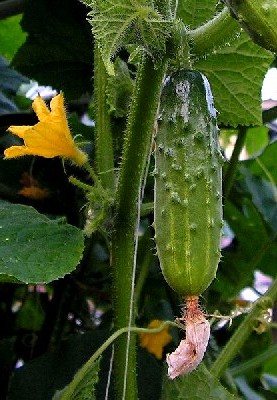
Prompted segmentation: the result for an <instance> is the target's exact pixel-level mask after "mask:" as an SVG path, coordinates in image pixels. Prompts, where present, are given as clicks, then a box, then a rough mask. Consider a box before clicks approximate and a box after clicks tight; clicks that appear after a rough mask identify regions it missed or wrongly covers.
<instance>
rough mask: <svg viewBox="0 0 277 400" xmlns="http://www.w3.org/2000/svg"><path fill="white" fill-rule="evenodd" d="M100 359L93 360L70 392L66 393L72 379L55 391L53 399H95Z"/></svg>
mask: <svg viewBox="0 0 277 400" xmlns="http://www.w3.org/2000/svg"><path fill="white" fill-rule="evenodd" d="M100 361H101V357H99V358H98V359H97V360H95V362H94V363H93V364H92V365H91V367H90V369H89V370H88V371H86V374H85V375H84V376H83V379H82V380H81V381H80V382H79V383H78V384H77V385H76V386H75V387H74V390H73V391H70V394H68V388H69V387H70V385H71V384H72V382H73V381H74V380H73V381H72V382H71V383H70V384H69V385H68V386H67V387H65V388H64V389H62V390H59V391H58V392H56V393H55V395H54V397H53V400H95V399H96V397H95V386H96V384H97V382H98V373H99V369H100Z"/></svg>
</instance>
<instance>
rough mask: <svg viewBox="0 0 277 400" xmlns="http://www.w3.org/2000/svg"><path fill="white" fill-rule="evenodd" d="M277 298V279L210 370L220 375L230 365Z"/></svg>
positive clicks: (217, 375) (256, 303)
mask: <svg viewBox="0 0 277 400" xmlns="http://www.w3.org/2000/svg"><path fill="white" fill-rule="evenodd" d="M276 299H277V279H275V281H274V282H273V284H272V285H271V287H270V288H269V289H268V291H267V292H266V293H265V294H264V296H262V297H261V298H260V299H259V300H257V301H256V302H255V303H254V305H253V308H252V310H251V311H250V312H249V314H248V315H247V317H246V318H245V319H244V321H243V322H242V323H241V324H240V326H239V327H238V329H237V330H236V331H235V333H234V334H233V336H232V337H231V339H230V340H229V342H228V343H227V344H226V346H225V347H224V348H223V350H222V351H221V353H220V354H219V356H218V357H217V359H216V361H215V362H214V364H213V365H212V367H211V370H210V372H211V373H212V374H213V375H214V376H216V377H218V378H219V377H220V376H221V375H222V374H223V373H224V371H225V369H226V368H227V367H228V365H229V364H230V362H231V361H232V360H233V359H234V357H235V356H236V355H237V354H238V352H239V351H240V349H241V347H242V346H243V345H244V343H245V342H246V340H247V339H248V337H249V336H250V334H251V333H252V332H253V329H255V327H257V324H258V318H259V317H261V316H262V315H263V313H265V312H266V311H267V309H268V308H270V307H272V305H273V303H274V301H276Z"/></svg>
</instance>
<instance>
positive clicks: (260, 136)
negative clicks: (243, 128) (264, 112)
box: [245, 126, 268, 156]
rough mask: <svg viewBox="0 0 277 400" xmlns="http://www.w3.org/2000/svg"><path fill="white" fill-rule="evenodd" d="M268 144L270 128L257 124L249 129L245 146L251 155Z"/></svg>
mask: <svg viewBox="0 0 277 400" xmlns="http://www.w3.org/2000/svg"><path fill="white" fill-rule="evenodd" d="M267 144H268V128H267V127H266V126H257V127H254V128H249V129H247V134H246V140H245V148H246V152H247V154H248V155H249V156H252V155H253V154H255V153H257V152H258V151H261V150H262V149H264V148H265V147H266V145H267Z"/></svg>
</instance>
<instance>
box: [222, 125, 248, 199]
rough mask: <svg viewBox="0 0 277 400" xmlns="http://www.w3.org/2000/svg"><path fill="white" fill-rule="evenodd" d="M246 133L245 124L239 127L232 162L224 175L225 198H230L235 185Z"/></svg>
mask: <svg viewBox="0 0 277 400" xmlns="http://www.w3.org/2000/svg"><path fill="white" fill-rule="evenodd" d="M246 133H247V127H245V126H241V127H239V130H238V137H237V140H236V144H235V147H234V150H233V153H232V156H231V159H230V163H229V165H228V168H227V171H226V173H225V175H224V179H223V192H224V198H225V199H227V198H228V196H229V194H230V190H231V188H232V186H233V182H234V179H235V176H236V172H237V166H238V162H239V155H240V153H241V150H242V148H243V146H244V143H245V139H246Z"/></svg>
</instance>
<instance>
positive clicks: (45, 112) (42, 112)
mask: <svg viewBox="0 0 277 400" xmlns="http://www.w3.org/2000/svg"><path fill="white" fill-rule="evenodd" d="M32 107H33V110H34V112H35V113H36V114H37V116H38V119H39V120H40V121H44V120H45V119H46V118H47V117H48V116H49V115H50V110H49V109H48V107H47V105H46V104H45V102H44V100H43V99H42V98H41V97H40V96H37V97H36V98H35V100H34V101H33V104H32Z"/></svg>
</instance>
